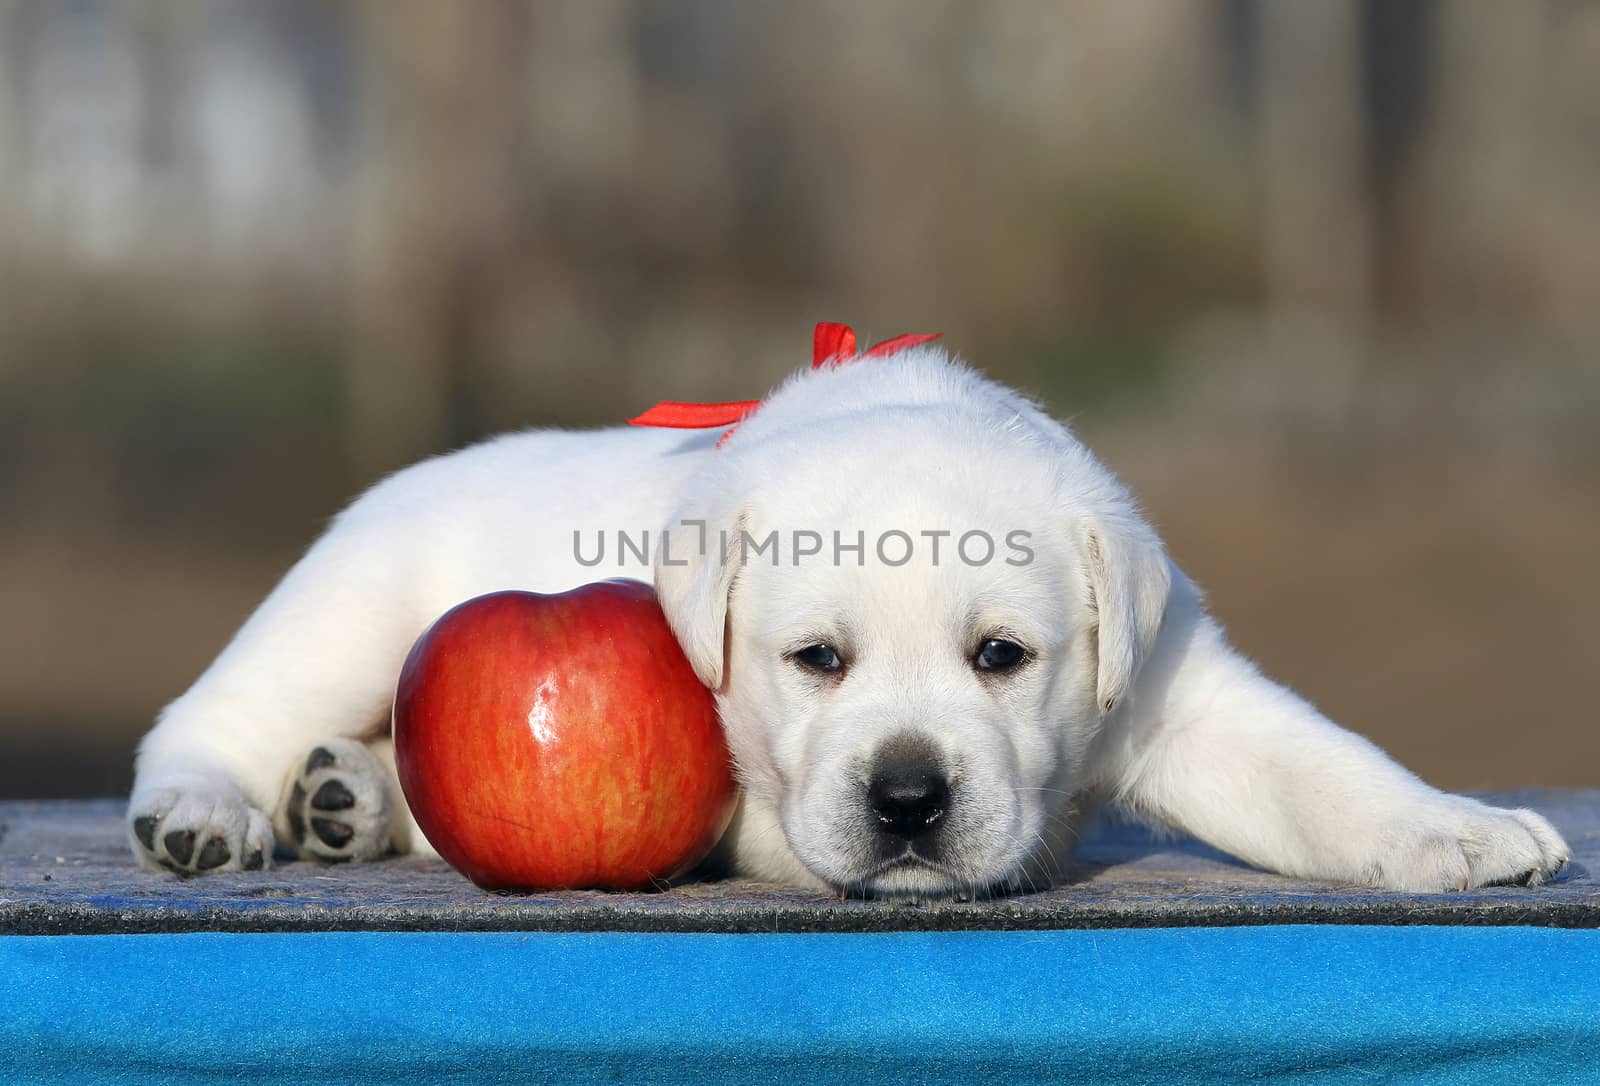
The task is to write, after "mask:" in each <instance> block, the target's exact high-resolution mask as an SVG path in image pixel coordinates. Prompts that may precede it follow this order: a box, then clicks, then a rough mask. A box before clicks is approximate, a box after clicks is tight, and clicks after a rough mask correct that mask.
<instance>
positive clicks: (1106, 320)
mask: <svg viewBox="0 0 1600 1086" xmlns="http://www.w3.org/2000/svg"><path fill="white" fill-rule="evenodd" d="M819 319H834V320H843V321H848V322H851V323H853V324H855V325H856V326H857V328H858V329H860V330H861V331H862V333H863V335H864V336H871V337H877V338H881V337H883V336H887V335H890V334H893V333H896V332H900V331H922V330H929V329H938V330H943V331H945V332H946V333H947V334H948V340H947V342H948V343H949V344H950V345H951V347H952V348H953V349H955V350H957V351H959V352H960V353H961V354H962V355H964V356H966V357H967V358H970V359H972V360H974V361H975V362H976V363H977V364H979V365H980V366H981V367H982V368H984V369H985V370H987V371H988V372H990V373H991V374H993V375H995V376H998V377H1000V378H1002V379H1005V380H1007V381H1010V382H1012V383H1014V384H1018V385H1021V386H1023V387H1026V388H1029V389H1031V390H1033V391H1035V392H1036V393H1038V394H1039V395H1041V396H1043V397H1044V398H1045V399H1046V400H1047V401H1048V402H1049V404H1050V405H1051V406H1052V407H1053V408H1054V409H1055V410H1056V411H1057V412H1058V413H1059V414H1061V415H1062V416H1064V417H1068V418H1071V419H1072V420H1074V422H1075V425H1076V426H1077V427H1078V429H1079V430H1080V431H1081V432H1082V433H1083V434H1084V435H1085V437H1086V438H1087V439H1088V440H1089V441H1090V442H1091V444H1092V445H1094V446H1095V447H1096V448H1098V449H1099V450H1100V451H1101V453H1102V455H1103V456H1104V458H1105V459H1106V460H1107V461H1109V462H1110V463H1111V464H1112V465H1113V466H1114V467H1115V468H1116V469H1117V470H1119V471H1120V472H1121V473H1123V475H1124V476H1125V477H1126V478H1127V479H1128V480H1129V481H1130V482H1131V483H1132V484H1133V485H1134V487H1135V488H1136V489H1137V490H1138V491H1139V492H1140V493H1141V494H1142V495H1143V498H1144V500H1145V503H1146V506H1147V508H1148V509H1149V511H1150V513H1151V514H1152V515H1153V517H1154V519H1155V520H1156V522H1157V523H1158V524H1159V526H1160V527H1161V529H1162V530H1163V532H1164V533H1165V535H1166V537H1167V539H1168V541H1169V543H1170V545H1171V548H1172V550H1173V552H1174V553H1175V554H1176V555H1177V557H1178V558H1179V560H1180V561H1181V562H1182V563H1183V564H1184V565H1185V567H1186V568H1187V569H1188V571H1189V572H1190V574H1191V575H1192V576H1194V577H1195V578H1196V579H1198V580H1199V581H1200V582H1201V583H1202V584H1203V585H1205V586H1207V587H1208V588H1209V589H1210V591H1211V595H1212V600H1213V604H1214V607H1215V609H1216V611H1217V612H1218V613H1219V614H1220V616H1221V617H1222V618H1223V619H1224V621H1225V622H1227V623H1228V624H1229V625H1230V627H1231V628H1232V630H1233V632H1234V634H1235V636H1236V637H1237V639H1238V640H1239V641H1240V642H1241V643H1242V645H1243V646H1244V647H1245V648H1246V649H1247V650H1248V651H1250V652H1251V653H1253V654H1254V655H1255V656H1257V657H1258V658H1259V659H1260V660H1261V661H1262V663H1263V664H1264V665H1265V666H1266V668H1267V669H1268V670H1269V671H1271V672H1272V673H1274V674H1276V675H1278V676H1280V677H1282V678H1284V679H1286V680H1288V681H1289V682H1291V683H1293V684H1294V685H1296V686H1297V687H1298V688H1299V689H1301V690H1302V691H1303V692H1304V693H1306V694H1307V695H1309V696H1310V697H1311V698H1312V699H1313V700H1315V701H1316V702H1317V703H1319V704H1320V705H1321V706H1322V707H1323V708H1324V709H1326V710H1328V711H1329V712H1330V713H1332V714H1333V715H1334V716H1335V717H1336V718H1338V719H1340V720H1341V721H1342V722H1344V723H1346V724H1348V725H1350V726H1352V727H1354V728H1355V729H1357V730H1359V731H1362V732H1364V733H1365V734H1367V735H1369V736H1371V737H1373V738H1374V739H1376V740H1377V741H1378V742H1380V743H1382V744H1383V745H1385V746H1387V747H1389V748H1390V749H1391V750H1392V751H1393V752H1394V753H1396V754H1397V755H1398V756H1400V757H1401V758H1402V759H1404V760H1405V761H1406V762H1408V763H1409V764H1411V765H1413V766H1414V767H1415V768H1417V769H1418V770H1419V771H1420V772H1422V773H1423V774H1424V775H1426V776H1428V777H1430V778H1432V779H1433V780H1435V781H1437V782H1439V783H1441V784H1445V785H1450V786H1457V787H1474V786H1499V785H1514V784H1596V783H1600V757H1597V756H1600V738H1597V729H1596V711H1595V709H1594V704H1595V702H1594V698H1593V695H1592V694H1591V692H1590V690H1589V687H1588V682H1589V680H1590V678H1591V677H1592V675H1593V673H1594V670H1595V665H1594V657H1595V655H1596V650H1600V574H1597V573H1596V563H1595V559H1594V546H1593V540H1594V539H1595V538H1596V536H1597V534H1600V5H1597V4H1594V3H1583V2H1572V0H1548V2H1534V0H1524V2H1522V3H1518V4H1501V3H1495V2H1493V0H1475V2H1474V0H1461V2H1443V0H1433V2H1429V0H1412V2H1406V3H1395V2H1386V0H1364V2H1350V0H1322V2H1319V3H1315V4H1310V3H1303V4H1288V3H1281V4H1274V3H1270V2H1266V0H1191V2H1186V3H1179V2H1164V0H1163V2H1156V0H1138V2H1130V0H1115V2H1113V0H1106V2H1104V3H1082V2H1077V3H1067V2H1062V0H871V2H866V3H860V2H856V3H847V2H826V3H814V4H803V5H801V4H796V5H778V4H745V5H734V4H728V3H723V2H720V0H716V2H713V0H699V2H680V3H652V2H641V0H571V2H552V3H538V4H534V3H509V2H495V0H456V2H432V0H414V2H402V0H369V2H362V0H347V2H329V0H275V2H272V3H264V2H256V0H144V2H136V0H80V2H65V0H0V795H9V796H19V795H62V794H94V793H111V792H115V791H119V790H122V789H123V788H125V787H126V785H127V783H128V781H129V777H130V774H129V764H130V757H131V750H132V746H133V743H134V741H135V740H136V738H137V736H138V735H139V734H140V733H141V732H142V730H143V729H144V728H146V727H147V726H148V724H149V722H150V720H151V718H152V716H153V715H154V713H155V712H156V710H157V709H158V708H159V706H160V705H161V704H162V703H163V702H164V701H165V700H167V699H170V698H171V697H173V696H175V695H176V694H178V693H180V692H181V691H182V689H183V688H184V687H185V686H186V685H187V684H188V683H189V682H190V681H192V679H193V678H194V677H195V676H196V675H197V674H198V672H199V671H200V669H201V668H203V667H204V666H205V664H206V663H207V662H208V660H209V658H210V657H211V656H212V655H214V654H215V653H216V651H217V650H218V649H219V648H220V647H221V646H222V644H223V643H224V641H225V640H226V639H227V638H228V636H229V635H230V634H231V633H232V631H233V630H234V629H235V628H236V627H237V625H238V624H239V623H240V622H241V621H242V620H243V618H244V617H245V615H246V614H247V613H248V612H249V611H250V609H251V608H252V607H253V606H254V604H255V603H256V602H257V601H258V600H259V599H260V598H261V596H262V595H263V594H264V593H265V592H266V591H267V590H268V589H269V588H270V587H271V586H272V584H273V583H274V581H275V580H276V579H277V578H278V577H279V576H280V575H281V574H282V572H283V571H284V570H285V569H286V568H287V566H288V565H289V563H290V562H292V561H293V559H294V558H295V556H296V555H297V553H298V552H300V551H301V550H302V549H303V548H304V546H305V545H306V544H307V543H308V542H309V541H310V540H311V539H312V538H313V537H314V536H315V535H316V534H317V532H318V531H319V530H320V529H321V528H322V526H323V525H324V524H325V522H326V520H327V518H328V517H329V516H330V515H331V514H332V513H333V512H335V511H336V510H337V509H338V508H339V507H340V506H341V504H342V503H344V502H345V501H346V500H348V498H349V497H350V496H352V495H353V494H355V493H356V492H358V491H359V490H360V489H361V488H362V487H364V486H366V485H368V484H369V483H371V482H372V481H373V480H374V479H376V478H377V477H379V476H380V475H381V474H382V473H384V472H386V471H389V470H391V469H393V468H395V467H397V466H400V465H402V464H404V463H405V462H407V461H408V460H410V459H412V458H414V457H417V456H419V455H423V454H426V453H430V452H434V451H438V450H441V449H445V448H449V447H453V446H458V445H461V444H463V443H466V442H469V441H472V440H474V439H475V438H477V437H479V436H481V435H483V434H486V433H490V432H492V431H495V430H498V429H503V428H508V427H521V426H534V425H548V424H561V425H598V424H612V423H616V422H618V421H619V420H621V419H623V418H625V417H626V416H628V415H629V414H632V413H634V412H636V411H637V410H638V409H640V408H642V407H644V406H647V405H649V404H651V403H653V402H655V401H656V400H658V399H664V398H674V399H743V398H747V397H752V396H756V395H759V394H761V393H762V392H763V391H764V390H765V389H767V388H768V387H769V386H770V385H771V384H772V383H774V382H775V381H776V380H778V379H779V378H780V377H781V376H782V375H783V374H784V373H786V372H787V371H788V370H790V369H791V368H794V367H796V366H799V365H801V364H803V363H804V362H805V361H806V360H807V358H808V347H809V336H810V330H811V324H812V322H814V321H816V320H819Z"/></svg>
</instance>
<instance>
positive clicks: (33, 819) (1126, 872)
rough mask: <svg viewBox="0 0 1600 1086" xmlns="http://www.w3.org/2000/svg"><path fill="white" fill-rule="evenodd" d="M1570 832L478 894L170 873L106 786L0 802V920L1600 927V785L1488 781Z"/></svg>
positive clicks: (1094, 835) (1100, 838) (198, 926)
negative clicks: (130, 830) (632, 888)
mask: <svg viewBox="0 0 1600 1086" xmlns="http://www.w3.org/2000/svg"><path fill="white" fill-rule="evenodd" d="M1485 798H1487V799H1489V800H1491V801H1492V802H1495V803H1498V804H1502V805H1506V806H1528V807H1533V808H1535V809H1537V810H1539V811H1540V812H1541V813H1543V814H1544V815H1546V816H1547V817H1548V818H1549V819H1550V820H1551V821H1552V822H1554V823H1555V825H1556V827H1557V828H1558V829H1560V830H1561V831H1562V832H1563V833H1564V834H1565V835H1566V837H1567V841H1568V843H1569V844H1570V845H1571V846H1572V850H1573V858H1572V862H1571V863H1570V864H1569V865H1568V866H1567V868H1566V870H1565V871H1563V872H1562V874H1561V875H1560V876H1559V877H1558V878H1556V879H1555V880H1554V881H1552V882H1551V883H1549V884H1547V885H1545V886H1540V887H1535V888H1532V889H1525V888H1519V887H1495V888H1491V889H1486V890H1478V891H1472V892H1468V893H1458V894H1405V893H1392V892H1384V891H1374V890H1358V889H1350V888H1347V887H1329V886H1322V885H1317V884H1313V883H1306V882H1299V881H1296V880H1293V879H1286V878H1282V877H1279V876H1276V875H1269V874H1265V873H1263V872H1260V871H1257V870H1255V869H1253V868H1250V867H1248V866H1245V865H1243V864H1241V863H1238V862H1237V861H1234V860H1232V859H1230V858H1228V857H1226V856H1224V855H1222V854H1220V853H1218V852H1215V851H1214V850H1211V849H1208V848H1205V847H1204V846H1201V845H1198V844H1196V843H1194V842H1191V841H1185V840H1162V839H1160V838H1158V837H1155V836H1152V835H1151V834H1150V833H1148V832H1147V831H1145V830H1142V829H1140V828H1137V827H1131V826H1126V825H1115V824H1113V825H1102V826H1099V827H1096V828H1095V829H1094V830H1093V831H1092V832H1091V833H1090V834H1089V835H1087V837H1086V839H1085V842H1084V846H1083V847H1082V848H1081V849H1080V851H1079V867H1078V870H1077V871H1076V872H1075V874H1074V876H1073V878H1072V879H1071V880H1069V881H1066V882H1064V883H1062V884H1060V885H1058V886H1057V887H1055V888H1052V889H1048V890H1041V891H1038V892H1034V893H1028V894H1020V895H1016V896H1012V897H1005V898H998V899H994V900H980V901H976V902H955V901H937V902H928V903H924V904H920V905H908V904H895V903H887V902H875V901H858V900H846V901H841V900H837V899H835V898H833V897H830V896H825V895H818V894H814V893H807V892H800V891H794V890H789V889H785V888H783V887H778V886H771V885H764V884H760V883H752V882H744V881H738V880H730V881H724V882H707V883H699V884H693V885H687V886H682V887H678V888H676V889H672V890H667V891H662V892H657V893H641V894H620V893H601V892H563V893H541V894H529V895H498V894H490V893H486V892H484V891H482V890H479V889H478V888H477V887H475V886H473V885H472V884H471V883H469V882H468V881H467V880H466V879H464V878H462V877H461V876H460V875H458V874H456V873H455V872H454V871H452V870H451V869H450V868H449V867H448V866H446V865H445V864H443V863H441V862H439V861H423V860H416V859H410V858H405V857H399V858H393V859H389V860H385V861H382V862H380V863H373V864H350V865H343V866H323V865H319V864H311V863H291V864H281V865H279V866H277V867H275V868H273V869H272V870H269V871H265V872H249V873H239V874H229V875H208V876H205V877H203V878H196V879H188V880H183V879H178V878H176V877H174V876H171V875H167V874H156V873H151V872H146V871H143V870H140V869H139V868H138V867H136V866H135V864H134V862H133V860H132V858H131V856H130V854H129V851H128V846H127V844H126V841H125V839H124V833H123V829H122V803H121V801H117V800H82V801H37V802H36V801H7V802H0V934H13V935H14V934H28V935H41V934H93V933H145V932H189V931H232V932H264V931H302V932H308V931H441V932H448V931H564V932H583V931H651V932H688V931H693V932H883V931H940V930H979V929H991V930H1046V929H1063V928H1148V927H1179V926H1197V925H1202V926H1232V925H1253V924H1307V923H1311V924H1449V925H1475V926H1481V925H1536V926H1545V927H1566V928H1577V927H1584V928H1595V927H1600V883H1597V882H1596V880H1595V875H1594V872H1596V871H1600V789H1583V790H1563V791H1524V792H1502V793H1495V794H1492V795H1486V796H1485Z"/></svg>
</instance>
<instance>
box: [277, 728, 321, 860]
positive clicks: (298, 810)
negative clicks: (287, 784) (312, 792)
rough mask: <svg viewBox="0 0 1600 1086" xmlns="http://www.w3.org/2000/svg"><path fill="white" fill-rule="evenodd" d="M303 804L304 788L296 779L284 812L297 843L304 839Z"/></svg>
mask: <svg viewBox="0 0 1600 1086" xmlns="http://www.w3.org/2000/svg"><path fill="white" fill-rule="evenodd" d="M318 749H319V750H320V749H321V748H320V747H319V748H318ZM305 805H306V790H305V789H304V788H301V787H300V782H299V781H296V782H295V785H294V791H293V792H290V793H289V807H288V809H287V810H286V811H285V812H284V814H285V815H287V816H288V819H289V832H290V833H291V834H292V835H293V836H294V843H295V844H297V845H298V844H299V843H300V842H302V841H304V840H305V839H306V816H305V814H304V813H303V812H304V810H305Z"/></svg>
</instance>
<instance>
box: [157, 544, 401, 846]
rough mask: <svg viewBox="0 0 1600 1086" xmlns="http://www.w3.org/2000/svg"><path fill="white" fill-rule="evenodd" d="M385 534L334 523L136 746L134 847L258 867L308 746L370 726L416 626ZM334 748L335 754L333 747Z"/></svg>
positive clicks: (380, 715)
mask: <svg viewBox="0 0 1600 1086" xmlns="http://www.w3.org/2000/svg"><path fill="white" fill-rule="evenodd" d="M399 566H400V563H399V561H398V558H397V554H396V550H395V544H394V542H393V541H392V540H386V539H383V538H376V537H374V536H372V535H371V534H368V533H362V532H358V531H353V530H348V529H347V528H335V529H334V530H333V531H332V532H331V533H330V534H329V535H328V536H326V537H324V538H323V539H322V540H321V541H320V542H319V543H318V544H317V545H316V546H315V547H313V548H312V550H311V551H310V553H308V554H307V555H306V557H305V558H303V559H302V560H301V561H300V563H299V564H298V565H297V566H296V567H295V568H294V569H293V570H291V571H290V573H289V575H288V576H287V577H286V578H285V579H284V580H283V582H282V583H281V584H280V585H279V586H278V588H277V589H276V590H274V592H273V593H272V595H271V596H269V597H268V599H267V601H266V602H265V603H263V604H262V606H261V607H260V609H259V610H257V612H256V613H255V614H254V615H253V616H252V617H251V618H250V620H249V621H248V622H247V623H246V624H245V626H244V628H243V629H242V630H240V631H239V634H238V636H237V637H235V638H234V640H233V642H232V644H230V645H229V646H228V648H227V649H226V650H225V651H224V652H223V653H222V655H221V656H220V657H218V658H217V660H216V662H215V663H213V664H212V666H211V668H210V669H209V670H208V671H207V672H206V673H205V674H204V675H203V676H202V677H201V678H200V681H199V682H197V683H196V684H195V685H194V687H193V688H191V689H190V690H189V691H188V692H187V693H186V694H184V695H183V696H182V697H180V698H179V699H178V700H177V701H175V702H173V703H172V704H171V705H169V706H168V707H167V709H166V710H165V711H164V712H163V713H162V715H161V719H160V721H159V722H158V723H157V725H156V727H155V728H154V729H152V731H151V732H150V734H149V735H147V736H146V737H145V739H144V741H143V742H142V743H141V744H140V748H139V758H138V765H137V772H136V775H135V781H134V789H133V797H132V799H131V801H130V803H129V810H128V827H129V835H130V840H131V842H132V845H133V849H134V853H135V855H136V856H137V857H138V858H139V859H140V861H141V862H142V863H144V864H145V865H147V866H151V867H163V868H166V869H168V870H174V871H178V872H179V873H182V874H195V873H202V872H206V871H226V870H236V869H240V868H253V867H261V866H264V865H265V864H267V863H269V862H270V860H271V856H272V851H273V845H274V835H273V832H272V827H271V821H270V819H269V817H268V814H267V812H272V811H274V810H276V809H277V808H278V807H279V806H280V802H279V801H280V797H282V796H283V794H284V793H283V790H284V782H285V780H286V779H287V778H289V777H290V775H291V771H292V770H295V769H298V768H302V767H303V766H304V763H305V759H306V758H307V756H308V752H309V751H311V750H312V748H313V747H315V746H317V745H318V744H319V743H323V742H326V741H328V740H332V739H335V738H337V737H341V736H344V737H356V736H361V735H364V734H371V732H372V730H373V728H374V726H375V725H377V724H380V723H381V722H382V721H383V720H384V719H385V718H386V717H387V715H388V705H389V701H390V699H391V697H392V696H393V693H394V683H395V680H396V677H397V676H398V674H399V670H400V665H401V663H402V661H403V660H404V656H405V652H406V650H407V648H408V647H409V645H410V643H411V640H412V638H413V637H414V636H415V635H416V634H417V632H418V631H419V630H420V628H421V625H422V622H421V620H419V617H418V615H416V614H413V613H411V612H412V611H414V610H415V608H414V607H411V606H410V605H409V604H410V602H411V601H414V593H410V592H407V591H405V590H404V585H405V578H404V577H403V576H402V573H403V570H402V569H401V568H399ZM341 749H342V748H341Z"/></svg>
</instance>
